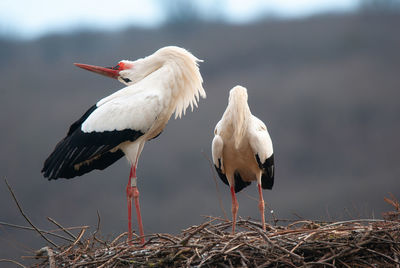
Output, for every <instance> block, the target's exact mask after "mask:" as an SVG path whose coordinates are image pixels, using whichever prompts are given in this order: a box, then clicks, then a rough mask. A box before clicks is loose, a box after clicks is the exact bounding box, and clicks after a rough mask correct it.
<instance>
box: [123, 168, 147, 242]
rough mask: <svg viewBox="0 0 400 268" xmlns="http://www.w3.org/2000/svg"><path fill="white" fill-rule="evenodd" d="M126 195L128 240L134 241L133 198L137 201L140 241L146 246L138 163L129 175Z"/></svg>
mask: <svg viewBox="0 0 400 268" xmlns="http://www.w3.org/2000/svg"><path fill="white" fill-rule="evenodd" d="M126 195H127V199H128V240H129V241H132V197H133V199H134V201H135V207H136V213H137V220H138V225H139V233H140V237H141V238H140V241H141V243H142V244H144V232H143V225H142V216H141V214H140V206H139V191H138V189H137V178H136V163H135V165H132V166H131V172H130V174H129V182H128V185H127V186H126Z"/></svg>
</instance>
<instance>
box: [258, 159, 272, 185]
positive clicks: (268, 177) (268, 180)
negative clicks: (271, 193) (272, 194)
mask: <svg viewBox="0 0 400 268" xmlns="http://www.w3.org/2000/svg"><path fill="white" fill-rule="evenodd" d="M256 160H257V163H258V166H259V167H260V169H262V171H263V172H262V176H261V187H262V188H263V189H269V190H271V189H272V187H273V186H274V177H275V164H274V154H272V155H271V156H270V157H269V158H267V159H266V160H265V161H264V163H261V161H260V157H259V156H258V154H256Z"/></svg>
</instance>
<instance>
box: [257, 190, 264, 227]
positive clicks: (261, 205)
mask: <svg viewBox="0 0 400 268" xmlns="http://www.w3.org/2000/svg"><path fill="white" fill-rule="evenodd" d="M258 194H259V196H260V201H259V202H258V209H259V210H260V213H261V222H262V228H263V230H264V231H265V230H266V229H265V217H264V209H265V205H264V198H263V195H262V189H261V184H260V183H259V184H258Z"/></svg>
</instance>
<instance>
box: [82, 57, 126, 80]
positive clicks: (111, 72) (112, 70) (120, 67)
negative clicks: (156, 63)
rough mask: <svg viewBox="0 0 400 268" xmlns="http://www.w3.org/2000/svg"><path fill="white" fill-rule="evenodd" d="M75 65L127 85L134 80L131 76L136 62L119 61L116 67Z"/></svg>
mask: <svg viewBox="0 0 400 268" xmlns="http://www.w3.org/2000/svg"><path fill="white" fill-rule="evenodd" d="M74 65H75V66H77V67H79V68H82V69H85V70H88V71H91V72H94V73H97V74H101V75H104V76H107V77H111V78H114V79H117V80H118V81H120V82H121V83H123V84H126V85H130V84H132V82H133V81H132V80H131V79H130V78H129V76H130V74H131V73H132V72H133V69H134V64H133V62H131V61H128V60H123V61H120V62H118V64H117V65H116V66H114V67H100V66H96V65H89V64H83V63H74Z"/></svg>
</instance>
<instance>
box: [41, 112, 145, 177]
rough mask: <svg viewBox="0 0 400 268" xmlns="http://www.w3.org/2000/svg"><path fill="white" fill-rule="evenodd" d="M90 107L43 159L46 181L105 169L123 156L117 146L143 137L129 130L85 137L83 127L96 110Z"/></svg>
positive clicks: (88, 134) (94, 133) (92, 133)
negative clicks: (44, 159)
mask: <svg viewBox="0 0 400 268" xmlns="http://www.w3.org/2000/svg"><path fill="white" fill-rule="evenodd" d="M96 108H97V106H96V105H93V106H92V107H91V108H90V109H89V110H88V111H87V112H86V113H85V114H84V115H83V116H82V117H81V118H80V119H79V120H77V121H76V122H74V123H73V124H72V125H71V127H70V128H69V131H68V133H67V136H66V137H65V138H64V139H63V140H61V141H60V142H59V143H58V144H57V145H56V147H55V149H54V151H53V152H52V153H51V154H50V156H49V157H48V158H47V159H46V161H45V163H44V166H43V169H42V172H43V175H44V176H45V177H47V178H49V180H51V179H57V178H67V179H69V178H73V177H75V176H81V175H83V174H85V173H88V172H90V171H92V170H93V169H100V170H102V169H105V168H106V167H108V166H110V165H111V164H113V163H114V162H115V161H117V160H118V159H120V158H121V157H122V156H124V153H123V152H122V151H121V150H120V149H117V148H116V146H118V145H119V144H121V143H123V142H125V141H135V140H136V139H137V138H139V137H140V136H142V135H143V134H144V133H142V132H141V131H136V130H132V129H125V130H121V131H117V130H114V131H103V132H90V133H85V132H83V131H82V130H81V126H82V123H83V122H84V121H85V120H86V119H87V118H88V117H89V115H90V114H91V113H92V112H93V111H94V110H96Z"/></svg>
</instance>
